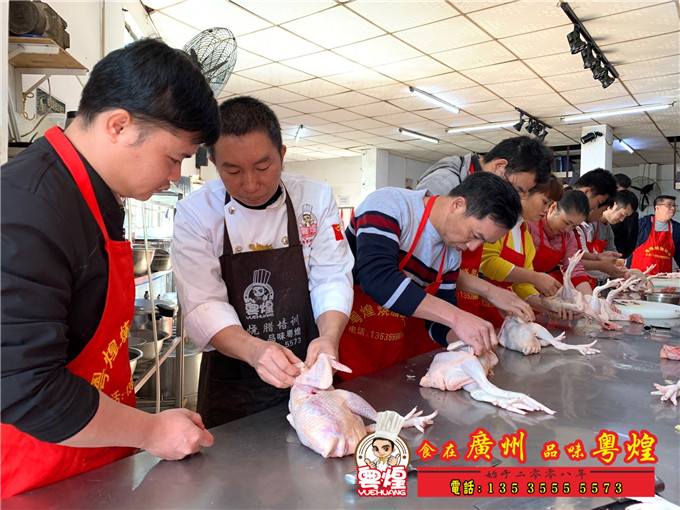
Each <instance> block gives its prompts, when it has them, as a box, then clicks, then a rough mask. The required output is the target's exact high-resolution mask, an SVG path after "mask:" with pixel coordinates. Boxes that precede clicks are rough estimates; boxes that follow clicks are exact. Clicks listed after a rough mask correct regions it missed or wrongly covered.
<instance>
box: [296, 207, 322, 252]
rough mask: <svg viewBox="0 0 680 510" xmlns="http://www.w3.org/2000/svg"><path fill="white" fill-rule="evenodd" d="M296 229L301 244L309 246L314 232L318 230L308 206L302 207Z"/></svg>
mask: <svg viewBox="0 0 680 510" xmlns="http://www.w3.org/2000/svg"><path fill="white" fill-rule="evenodd" d="M298 227H299V228H300V237H301V241H302V244H310V243H311V242H312V240H313V239H314V238H315V237H316V232H317V230H318V229H319V225H318V220H317V218H316V215H315V214H314V213H313V212H312V206H311V205H310V204H304V205H303V206H302V214H301V215H300V216H298Z"/></svg>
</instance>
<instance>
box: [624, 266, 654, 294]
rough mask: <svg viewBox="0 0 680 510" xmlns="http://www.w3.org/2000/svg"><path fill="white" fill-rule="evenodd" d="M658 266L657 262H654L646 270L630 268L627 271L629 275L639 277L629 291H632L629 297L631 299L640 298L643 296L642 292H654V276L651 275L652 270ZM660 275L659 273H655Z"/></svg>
mask: <svg viewBox="0 0 680 510" xmlns="http://www.w3.org/2000/svg"><path fill="white" fill-rule="evenodd" d="M655 267H656V264H652V265H651V266H649V267H648V268H647V269H645V270H644V271H640V270H639V269H629V270H628V271H626V276H627V277H629V278H630V277H635V278H638V279H639V281H638V282H636V283H634V284H633V285H631V287H630V289H629V292H630V293H632V294H631V295H630V296H629V297H630V298H631V299H640V298H641V297H642V296H641V295H640V294H645V293H648V292H654V284H653V283H652V276H650V275H649V273H650V271H651V270H652V269H654V268H655ZM654 277H655V278H656V277H658V275H654Z"/></svg>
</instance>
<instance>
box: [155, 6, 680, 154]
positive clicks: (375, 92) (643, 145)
mask: <svg viewBox="0 0 680 510" xmlns="http://www.w3.org/2000/svg"><path fill="white" fill-rule="evenodd" d="M142 1H143V3H144V4H145V5H146V6H147V10H150V11H151V13H150V15H151V19H152V21H153V23H154V25H155V26H156V28H157V30H158V32H159V34H160V35H161V37H162V38H163V39H164V40H165V41H166V42H167V43H168V44H170V45H172V46H175V47H178V48H181V47H182V46H183V45H184V44H185V43H186V42H187V41H188V40H189V39H191V38H192V37H193V36H194V35H196V34H197V33H198V32H200V31H201V30H204V29H207V28H211V27H218V26H219V27H226V28H228V29H229V30H231V31H232V32H233V33H234V35H235V37H236V42H237V45H238V57H237V61H236V67H235V69H234V72H233V74H232V76H231V78H230V79H229V81H228V83H227V85H226V86H225V88H224V90H223V92H222V93H221V94H220V96H219V98H218V99H219V100H222V99H226V98H228V97H231V96H233V95H240V94H249V95H252V96H255V97H258V98H260V99H262V100H263V101H265V102H266V103H268V104H269V105H270V106H271V107H272V108H273V109H274V111H275V112H276V113H277V115H278V116H279V119H280V120H281V125H282V129H283V136H284V143H285V144H286V145H287V146H288V152H287V153H286V159H287V160H289V161H302V160H315V159H325V158H335V157H343V156H357V155H360V154H361V153H362V151H363V150H365V149H368V148H380V149H386V150H388V151H390V152H392V153H395V154H398V155H401V156H406V157H410V158H413V159H417V160H421V161H426V162H434V161H437V160H438V159H440V158H442V157H444V156H448V155H453V154H459V155H462V154H465V153H467V152H470V151H476V152H482V153H483V152H486V151H488V150H489V149H490V148H491V147H492V146H493V145H495V144H496V143H498V142H499V141H500V140H502V139H504V138H507V137H509V136H513V135H516V134H517V132H516V131H515V130H514V129H512V128H507V129H498V130H494V131H482V132H476V133H470V134H467V133H457V134H447V133H446V132H445V129H446V128H448V127H456V126H467V125H472V124H482V123H491V122H499V121H507V120H516V119H518V117H519V116H518V113H517V112H516V111H515V108H516V107H519V108H522V109H523V110H525V111H527V112H528V113H530V114H531V115H533V116H535V117H538V118H539V119H540V120H542V121H544V122H545V123H547V124H550V125H552V126H553V129H549V130H548V132H549V134H548V136H547V137H546V139H545V141H546V142H547V143H548V144H549V145H550V146H551V147H564V146H572V147H574V146H578V145H579V144H580V142H579V138H580V136H581V129H582V127H584V126H590V125H595V124H598V123H604V122H605V121H606V123H607V124H609V125H610V126H612V127H613V128H614V134H615V136H616V137H618V138H621V139H624V140H626V142H627V143H628V144H629V145H631V146H632V147H633V148H634V149H636V152H635V153H634V154H629V153H628V152H626V151H624V150H623V149H622V148H621V147H619V145H618V144H617V143H614V147H613V163H614V167H630V166H636V165H639V164H644V163H658V164H671V163H673V162H674V158H673V155H674V152H673V147H672V145H671V143H669V142H668V140H667V137H672V136H678V137H680V102H679V103H678V104H676V105H675V106H674V107H673V108H671V109H669V110H663V111H659V112H651V113H640V114H634V115H625V116H618V117H610V118H608V119H601V120H600V121H596V120H589V121H583V122H576V123H574V122H571V123H564V122H562V121H561V120H560V116H563V115H568V114H575V113H582V112H594V111H599V110H607V109H614V108H622V107H629V106H637V105H645V104H654V103H668V102H672V101H678V99H680V97H679V96H680V15H679V12H680V6H679V4H678V0H672V1H653V0H649V1H632V0H620V1H618V2H609V1H588V2H586V1H573V2H570V3H569V5H570V6H571V7H572V9H573V10H574V12H575V13H576V15H577V16H578V18H579V19H580V20H581V21H582V22H583V24H584V26H585V27H586V29H587V30H588V32H589V33H590V35H591V36H592V37H593V39H594V40H595V41H596V43H597V44H598V45H599V47H600V49H601V50H602V51H603V53H604V55H605V56H606V58H607V59H608V60H609V62H610V63H611V64H613V65H614V67H615V68H616V70H617V71H618V73H619V75H620V78H619V79H617V80H616V81H615V82H614V83H613V84H612V85H611V86H610V87H608V88H606V89H603V88H602V86H601V84H600V82H599V81H596V80H594V79H593V77H592V74H591V72H590V70H587V69H585V70H584V69H583V65H582V59H581V57H580V55H579V54H577V55H572V54H570V52H569V44H568V43H567V37H566V36H567V34H568V33H569V32H570V31H571V30H572V24H571V22H570V21H569V19H568V18H567V16H566V14H565V13H564V12H563V10H562V9H561V7H560V6H559V4H558V2H556V1H555V0H551V1H536V0H533V1H532V0H519V1H503V0H497V1H471V0H467V1H460V2H458V1H443V0H442V1H436V0H429V1H406V0H396V1H395V0H392V1H387V0H350V1H347V2H341V1H340V0H297V1H296V0H287V1H280V0H277V1H274V0H269V1H262V0H234V1H227V0H142ZM409 85H411V86H414V87H417V88H420V89H422V90H425V91H427V92H430V93H432V94H435V95H437V96H438V97H441V98H442V99H444V100H446V101H448V102H449V103H452V104H454V105H456V106H458V107H460V109H461V112H460V113H459V114H453V113H451V112H449V111H447V110H444V109H442V108H436V107H433V105H432V104H431V103H428V102H426V101H424V100H423V99H421V98H418V97H416V96H414V95H412V94H411V93H410V92H409V90H408V86H409ZM301 124H302V125H304V127H305V129H304V131H303V136H302V138H301V139H300V141H299V142H298V143H297V144H296V143H295V141H294V137H295V134H296V131H297V127H298V126H299V125H301ZM400 127H402V128H406V129H410V130H413V131H417V132H420V133H424V134H427V135H429V136H432V137H435V138H438V139H439V140H440V143H439V144H432V143H429V142H425V141H420V140H417V139H414V138H410V137H407V136H404V135H403V134H401V133H399V131H398V128H400ZM522 133H525V131H522ZM679 152H680V151H679ZM678 159H679V160H680V158H678Z"/></svg>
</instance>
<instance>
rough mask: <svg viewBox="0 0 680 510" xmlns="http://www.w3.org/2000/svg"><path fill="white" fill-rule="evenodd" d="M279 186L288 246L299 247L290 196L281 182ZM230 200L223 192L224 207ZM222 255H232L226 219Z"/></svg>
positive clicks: (298, 237) (229, 196)
mask: <svg viewBox="0 0 680 510" xmlns="http://www.w3.org/2000/svg"><path fill="white" fill-rule="evenodd" d="M281 186H282V187H283V192H284V194H285V195H286V198H285V202H286V214H287V216H288V219H287V225H288V246H289V247H293V246H300V236H299V235H298V230H297V222H296V221H295V209H294V208H293V202H292V201H291V199H290V194H289V193H288V190H287V189H286V186H285V185H284V184H283V182H282V183H281ZM230 200H231V195H229V192H228V191H226V190H225V192H224V205H227V204H228V203H229V201H230ZM222 253H223V254H225V255H233V254H234V252H233V250H232V249H231V239H229V230H228V229H227V220H226V217H225V220H224V243H223V247H222Z"/></svg>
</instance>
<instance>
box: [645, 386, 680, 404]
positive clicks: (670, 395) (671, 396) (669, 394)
mask: <svg viewBox="0 0 680 510" xmlns="http://www.w3.org/2000/svg"><path fill="white" fill-rule="evenodd" d="M665 382H667V383H668V386H662V385H660V384H656V383H654V387H655V388H656V389H657V391H652V392H651V395H661V402H666V401H667V400H670V401H671V402H673V405H674V406H677V405H678V393H680V381H678V382H676V383H675V384H673V383H672V382H671V381H665Z"/></svg>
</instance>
